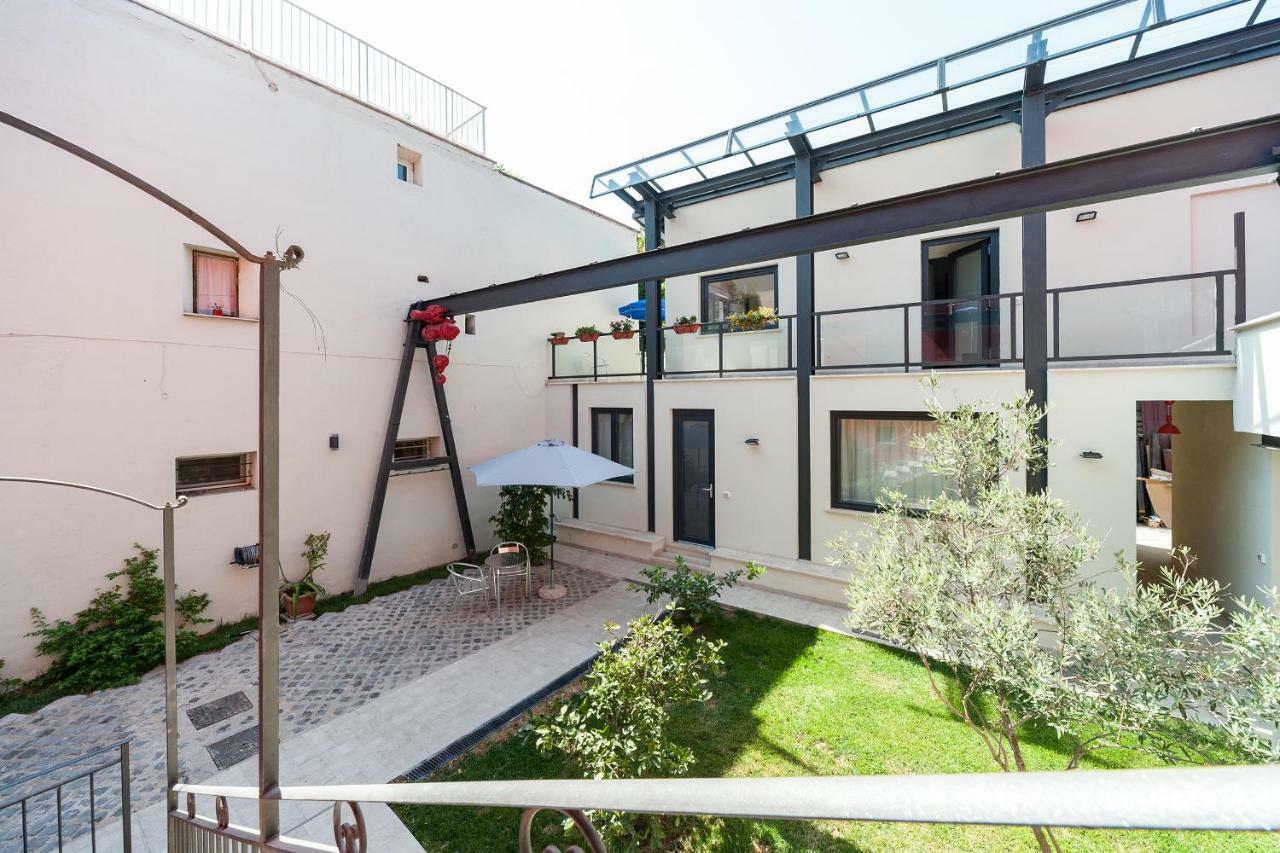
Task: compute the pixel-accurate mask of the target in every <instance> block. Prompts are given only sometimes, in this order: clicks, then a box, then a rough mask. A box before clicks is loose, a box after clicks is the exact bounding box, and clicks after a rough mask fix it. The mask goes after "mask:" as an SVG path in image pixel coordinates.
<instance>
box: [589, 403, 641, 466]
mask: <svg viewBox="0 0 1280 853" xmlns="http://www.w3.org/2000/svg"><path fill="white" fill-rule="evenodd" d="M633 441H634V435H633V418H632V413H631V409H592V410H591V452H592V453H594V454H596V455H597V456H603V457H604V458H606V459H611V460H613V461H614V462H617V463H618V464H619V465H626V466H627V467H628V468H631V467H633V466H634V464H635V463H634V461H633V460H634V454H635V448H634V444H633ZM609 482H610V483H634V482H635V475H633V474H627V475H626V476H623V477H614V478H612V479H610V480H609Z"/></svg>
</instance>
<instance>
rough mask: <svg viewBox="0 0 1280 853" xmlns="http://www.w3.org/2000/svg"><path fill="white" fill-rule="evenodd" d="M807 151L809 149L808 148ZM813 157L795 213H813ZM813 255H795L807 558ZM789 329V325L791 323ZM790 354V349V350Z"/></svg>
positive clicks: (800, 503) (799, 466)
mask: <svg viewBox="0 0 1280 853" xmlns="http://www.w3.org/2000/svg"><path fill="white" fill-rule="evenodd" d="M806 151H807V149H806ZM813 179H814V170H813V157H812V156H811V155H809V154H808V153H806V154H804V155H803V156H797V157H796V168H795V215H796V218H802V217H805V216H812V215H813ZM813 282H814V276H813V255H812V254H803V255H796V319H797V321H798V322H799V326H798V328H797V329H796V331H797V333H798V334H797V337H796V360H795V368H796V497H797V500H796V510H797V512H796V541H797V548H796V556H798V557H799V558H800V559H801V560H808V559H809V558H810V557H811V556H812V555H813V549H812V542H811V540H812V538H813V535H812V528H813V519H812V515H811V509H810V506H809V504H810V498H811V494H810V492H811V484H812V476H813V474H812V467H813V464H812V462H813V460H812V451H811V448H810V443H811V442H810V439H811V431H812V425H811V418H812V412H811V408H812V407H811V404H810V392H809V378H810V377H811V376H812V375H813V365H814V342H813V301H814V300H813ZM788 330H790V327H788ZM788 358H790V352H789V351H788Z"/></svg>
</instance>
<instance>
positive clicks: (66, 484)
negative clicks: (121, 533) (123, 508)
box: [0, 477, 187, 512]
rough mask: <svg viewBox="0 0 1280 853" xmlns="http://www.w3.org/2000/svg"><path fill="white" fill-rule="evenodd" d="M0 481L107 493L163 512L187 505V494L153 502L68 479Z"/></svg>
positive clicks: (5, 479) (42, 478)
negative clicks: (162, 502) (171, 501)
mask: <svg viewBox="0 0 1280 853" xmlns="http://www.w3.org/2000/svg"><path fill="white" fill-rule="evenodd" d="M0 483H36V484H39V485H43V486H62V487H64V488H67V489H80V490H81V491H85V492H95V493H96V494H99V495H108V496H110V497H113V498H120V499H121V500H126V501H129V502H130V503H135V504H138V505H139V506H145V507H146V508H147V509H154V510H157V511H160V512H163V511H164V510H165V509H166V508H173V509H177V508H178V507H183V506H186V505H187V496H186V495H178V497H177V500H175V501H174V502H173V503H164V504H153V503H151V502H150V501H144V500H143V499H142V498H138V497H134V496H133V495H126V494H125V493H124V492H116V491H112V490H111V489H104V488H102V487H101V486H91V485H89V484H88V483H73V482H70V481H69V480H49V479H46V478H44V477H0Z"/></svg>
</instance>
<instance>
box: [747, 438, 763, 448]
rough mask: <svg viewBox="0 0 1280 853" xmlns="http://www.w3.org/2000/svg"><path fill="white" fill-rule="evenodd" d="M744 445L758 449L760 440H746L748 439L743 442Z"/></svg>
mask: <svg viewBox="0 0 1280 853" xmlns="http://www.w3.org/2000/svg"><path fill="white" fill-rule="evenodd" d="M745 443H746V444H749V445H751V446H752V447H759V446H760V439H758V438H748V439H747V440H746V442H745Z"/></svg>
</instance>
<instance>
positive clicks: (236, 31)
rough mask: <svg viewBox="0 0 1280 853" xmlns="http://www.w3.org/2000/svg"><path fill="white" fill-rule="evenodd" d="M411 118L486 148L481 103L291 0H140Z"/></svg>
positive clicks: (451, 137)
mask: <svg viewBox="0 0 1280 853" xmlns="http://www.w3.org/2000/svg"><path fill="white" fill-rule="evenodd" d="M142 2H143V3H145V4H146V5H148V6H151V7H152V8H155V9H158V10H159V11H161V12H164V13H165V14H166V15H169V16H170V17H173V18H177V19H179V20H181V21H184V22H186V23H188V24H191V25H193V26H195V27H198V28H200V29H202V30H206V31H208V32H211V33H213V34H214V35H217V36H220V37H221V38H224V39H226V40H228V41H230V42H234V43H235V44H237V45H239V46H240V47H242V48H244V49H245V50H248V51H250V52H252V53H256V54H258V55H259V56H262V57H265V58H266V59H269V60H271V61H272V62H276V63H279V64H280V65H283V66H285V67H287V68H291V69H293V70H294V71H297V72H298V73H300V74H303V75H305V76H307V77H310V78H311V79H313V80H315V81H317V82H319V83H323V84H324V85H326V86H329V87H330V88H333V89H337V90H338V91H340V92H343V93H345V94H347V95H350V96H351V97H353V98H357V99H359V100H361V101H364V102H365V103H366V104H369V105H370V106H373V107H377V108H378V109H380V110H385V111H386V112H388V113H391V114H392V115H395V116H398V117H400V118H402V119H404V120H405V121H407V122H409V123H410V124H414V125H417V126H418V127H420V128H422V129H423V130H426V131H428V132H430V133H434V134H436V135H438V136H443V137H444V138H445V139H448V140H451V141H453V142H457V143H459V144H461V145H465V146H467V147H468V148H472V149H474V150H476V151H479V152H481V153H484V150H485V108H484V107H483V106H481V105H480V104H478V103H476V102H475V101H473V100H472V99H471V98H468V97H467V96H465V95H463V94H462V93H460V92H458V91H457V90H455V89H451V88H450V87H448V86H446V85H444V84H443V83H441V82H440V81H439V80H436V79H435V78H433V77H431V76H429V75H427V74H424V73H422V72H421V71H419V70H418V69H416V68H414V67H413V66H411V65H408V64H406V63H404V62H401V61H400V60H398V59H396V58H395V57H393V56H388V55H387V54H386V53H383V52H382V51H381V50H378V49H377V48H376V47H373V46H372V45H370V44H369V43H368V42H365V41H363V40H361V39H358V38H356V37H355V36H353V35H351V33H349V32H347V31H346V30H344V29H342V28H340V27H337V26H334V25H333V24H331V23H329V22H328V21H326V20H324V19H323V18H321V17H318V16H316V15H313V14H311V13H310V12H308V11H307V10H306V9H303V8H302V7H301V6H297V5H295V4H293V3H290V2H289V0H142Z"/></svg>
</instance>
